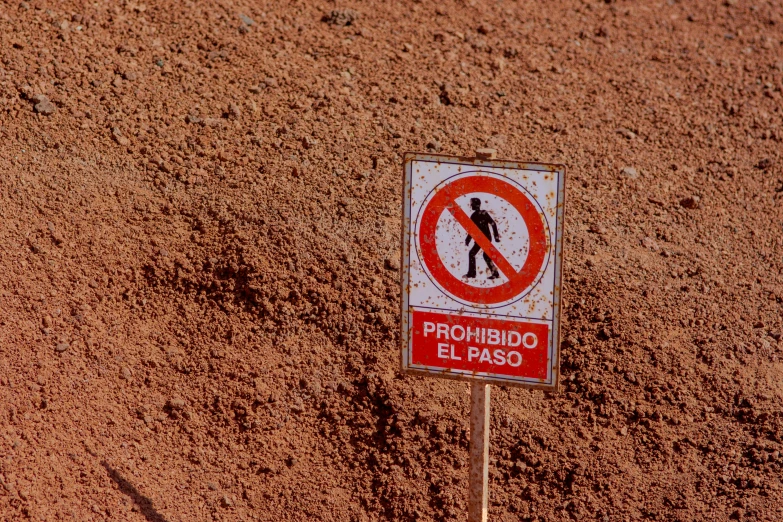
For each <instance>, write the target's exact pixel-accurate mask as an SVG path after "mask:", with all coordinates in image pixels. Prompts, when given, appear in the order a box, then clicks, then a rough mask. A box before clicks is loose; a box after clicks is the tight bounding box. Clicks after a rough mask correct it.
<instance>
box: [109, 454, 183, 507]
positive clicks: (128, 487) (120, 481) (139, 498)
mask: <svg viewBox="0 0 783 522" xmlns="http://www.w3.org/2000/svg"><path fill="white" fill-rule="evenodd" d="M101 466H103V467H104V468H105V469H106V472H107V473H108V474H109V478H111V479H112V480H113V481H114V482H115V483H116V484H117V485H118V486H119V488H120V491H122V492H123V493H125V494H126V495H128V496H129V497H130V498H131V500H133V502H134V504H136V506H137V507H138V508H139V511H140V512H141V514H142V515H144V518H146V519H147V521H148V522H168V520H166V518H165V517H164V516H163V515H161V514H160V513H158V511H157V510H156V509H155V508H154V507H153V505H152V500H150V499H149V498H148V497H145V496H144V495H142V494H141V493H140V492H139V490H138V489H136V487H135V486H134V485H133V484H131V483H130V482H128V481H127V480H126V479H125V478H124V477H123V476H122V475H120V472H119V471H117V470H116V469H114V468H113V467H111V466H110V465H109V463H108V462H106V461H105V460H103V461H101Z"/></svg>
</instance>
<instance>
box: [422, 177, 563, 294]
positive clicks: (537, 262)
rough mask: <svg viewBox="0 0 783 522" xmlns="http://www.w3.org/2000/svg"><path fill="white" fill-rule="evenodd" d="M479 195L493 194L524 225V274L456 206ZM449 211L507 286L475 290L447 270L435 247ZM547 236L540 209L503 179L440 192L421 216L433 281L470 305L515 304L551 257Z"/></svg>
mask: <svg viewBox="0 0 783 522" xmlns="http://www.w3.org/2000/svg"><path fill="white" fill-rule="evenodd" d="M476 192H484V193H487V194H492V195H494V196H497V197H499V198H502V199H504V200H506V201H508V202H509V203H510V204H511V205H512V206H513V207H514V208H515V209H516V210H517V212H519V214H520V215H521V216H522V219H524V220H525V225H526V226H527V231H528V236H529V238H530V248H529V250H528V254H527V258H526V259H525V264H524V265H523V266H522V269H521V270H519V271H517V270H516V269H515V268H514V267H513V266H511V263H509V262H508V260H506V258H505V257H504V256H503V254H502V253H501V252H500V251H499V250H498V249H497V248H495V246H494V245H493V244H492V242H491V241H490V240H489V239H488V238H487V237H486V236H485V235H484V234H483V233H482V232H481V231H480V230H479V228H478V227H477V226H476V225H475V224H474V223H473V221H471V219H470V218H469V217H468V215H467V214H466V213H465V211H464V210H462V209H461V208H460V207H459V206H458V205H457V203H456V199H457V198H458V197H460V196H464V195H466V194H471V193H476ZM446 210H448V211H449V212H450V213H451V214H452V216H454V219H456V220H457V222H458V223H459V224H460V226H462V228H464V229H465V230H466V231H467V233H468V234H469V235H470V236H471V237H472V238H473V241H475V242H476V244H477V245H478V246H480V247H481V250H483V251H484V253H486V254H487V255H488V256H489V257H490V258H491V259H492V261H494V263H495V265H496V266H497V267H498V269H499V270H500V271H501V272H502V273H503V275H505V276H506V277H507V278H508V281H506V282H505V283H503V284H500V285H498V286H493V287H476V286H472V285H469V284H467V283H465V282H464V281H462V280H461V279H458V278H457V277H455V276H454V275H453V274H452V273H451V272H450V271H449V270H448V269H447V268H446V265H445V264H444V263H443V260H442V259H441V258H440V255H439V254H438V248H437V245H436V242H435V234H436V229H437V225H438V221H439V220H440V216H441V214H442V213H443V212H444V211H446ZM546 230H547V229H546V225H545V223H544V220H543V216H542V215H541V214H540V213H539V211H538V208H537V207H536V205H535V204H533V202H532V201H530V198H528V196H527V195H526V194H525V193H524V192H523V191H522V190H520V188H519V187H516V186H514V185H512V184H511V183H509V182H507V181H504V180H502V179H499V178H495V177H491V176H481V175H471V176H466V177H462V178H459V179H456V180H454V181H452V182H449V183H447V184H446V185H445V186H443V187H441V188H437V189H436V192H435V194H434V195H433V196H432V198H431V199H430V201H429V202H428V203H427V205H426V207H425V208H424V210H423V211H422V213H421V215H420V219H419V255H420V256H421V258H422V260H423V261H424V264H425V265H426V266H427V269H428V270H429V272H430V274H431V275H432V277H433V278H434V279H435V281H436V282H437V283H438V284H439V285H440V286H441V287H442V288H443V289H444V290H445V291H446V292H448V293H450V294H451V295H453V296H454V297H457V298H458V299H462V300H464V301H468V302H470V303H475V304H480V305H493V304H498V303H503V302H506V301H510V300H512V299H513V298H515V297H517V296H518V295H520V294H521V293H522V292H524V291H525V290H526V289H527V288H529V287H530V286H531V285H532V284H533V283H534V282H535V281H536V279H537V278H538V275H539V273H540V271H541V268H542V267H543V266H544V261H545V260H546V258H547V253H548V252H549V248H548V243H549V241H548V238H547V231H546Z"/></svg>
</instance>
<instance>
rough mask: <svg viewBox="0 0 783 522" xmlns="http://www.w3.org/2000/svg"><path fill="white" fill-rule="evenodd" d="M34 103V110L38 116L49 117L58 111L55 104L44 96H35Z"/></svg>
mask: <svg viewBox="0 0 783 522" xmlns="http://www.w3.org/2000/svg"><path fill="white" fill-rule="evenodd" d="M33 102H34V103H35V105H34V106H33V110H34V111H35V112H37V113H38V114H43V115H44V116H49V115H52V114H54V112H55V110H56V107H55V106H54V104H53V103H52V102H51V101H50V100H49V98H48V97H47V96H46V95H44V94H36V95H35V96H33Z"/></svg>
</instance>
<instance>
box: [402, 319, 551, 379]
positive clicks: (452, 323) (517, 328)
mask: <svg viewBox="0 0 783 522" xmlns="http://www.w3.org/2000/svg"><path fill="white" fill-rule="evenodd" d="M412 326H413V328H412V343H411V363H412V365H414V366H428V367H436V368H443V369H448V370H460V371H468V372H480V373H488V374H502V375H508V376H513V377H523V378H529V379H542V380H545V379H546V378H547V368H548V367H549V361H548V360H547V357H548V352H549V349H548V348H549V325H547V324H539V323H529V322H521V321H508V320H498V319H489V318H480V317H473V316H467V315H460V314H443V313H433V312H423V311H418V310H416V311H413V312H412Z"/></svg>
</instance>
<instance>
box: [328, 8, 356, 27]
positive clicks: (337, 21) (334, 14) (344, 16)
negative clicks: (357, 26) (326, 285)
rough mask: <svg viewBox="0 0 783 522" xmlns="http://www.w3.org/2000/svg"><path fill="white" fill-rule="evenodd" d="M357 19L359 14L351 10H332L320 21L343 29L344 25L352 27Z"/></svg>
mask: <svg viewBox="0 0 783 522" xmlns="http://www.w3.org/2000/svg"><path fill="white" fill-rule="evenodd" d="M358 19H359V13H357V12H356V11H354V10H353V9H333V10H332V11H331V12H330V13H329V14H327V15H324V17H323V18H322V19H321V20H323V21H324V22H326V23H328V24H330V25H336V26H338V27H344V26H346V25H352V24H353V23H354V22H356V20H358Z"/></svg>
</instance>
